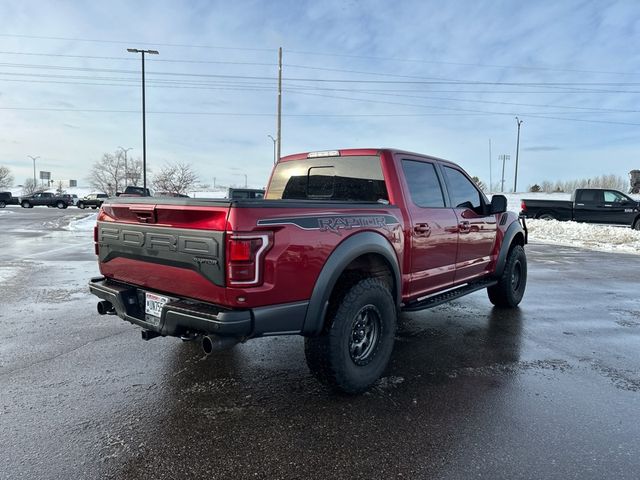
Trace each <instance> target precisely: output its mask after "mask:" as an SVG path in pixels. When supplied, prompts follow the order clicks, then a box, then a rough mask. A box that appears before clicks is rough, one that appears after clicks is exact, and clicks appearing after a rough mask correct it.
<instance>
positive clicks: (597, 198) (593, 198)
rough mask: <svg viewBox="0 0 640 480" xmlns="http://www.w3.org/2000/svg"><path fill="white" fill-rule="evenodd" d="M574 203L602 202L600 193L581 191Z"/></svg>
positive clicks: (596, 191)
mask: <svg viewBox="0 0 640 480" xmlns="http://www.w3.org/2000/svg"><path fill="white" fill-rule="evenodd" d="M576 201H577V202H582V203H599V202H602V192H601V191H600V190H581V191H580V194H579V195H578V199H577V200H576Z"/></svg>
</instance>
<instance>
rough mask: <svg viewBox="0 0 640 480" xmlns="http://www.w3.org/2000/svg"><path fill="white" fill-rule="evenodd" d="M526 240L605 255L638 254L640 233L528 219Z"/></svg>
mask: <svg viewBox="0 0 640 480" xmlns="http://www.w3.org/2000/svg"><path fill="white" fill-rule="evenodd" d="M527 227H528V228H529V239H530V240H531V241H538V242H543V243H551V244H556V245H568V246H573V247H581V248H589V249H593V250H601V251H605V252H618V253H634V254H640V231H639V230H632V229H631V228H628V227H615V226H609V225H595V224H592V223H578V222H559V221H557V220H527Z"/></svg>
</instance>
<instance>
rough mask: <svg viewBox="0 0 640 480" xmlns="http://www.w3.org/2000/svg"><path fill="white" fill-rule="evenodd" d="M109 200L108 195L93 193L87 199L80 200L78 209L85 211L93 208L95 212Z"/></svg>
mask: <svg viewBox="0 0 640 480" xmlns="http://www.w3.org/2000/svg"><path fill="white" fill-rule="evenodd" d="M107 198H109V195H107V194H106V193H91V194H89V195H87V196H86V197H84V198H81V199H80V200H78V203H77V206H78V208H83V209H84V208H88V207H91V208H93V209H94V210H95V209H96V208H99V207H100V206H101V205H102V202H104V201H105V200H106V199H107Z"/></svg>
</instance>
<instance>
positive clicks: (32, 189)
mask: <svg viewBox="0 0 640 480" xmlns="http://www.w3.org/2000/svg"><path fill="white" fill-rule="evenodd" d="M38 190H40V189H39V188H38V184H37V183H36V182H34V181H33V178H27V179H26V180H25V181H24V183H23V184H22V195H25V196H29V195H33V194H34V193H36V192H37V191H38Z"/></svg>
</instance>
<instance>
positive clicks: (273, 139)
mask: <svg viewBox="0 0 640 480" xmlns="http://www.w3.org/2000/svg"><path fill="white" fill-rule="evenodd" d="M267 137H269V138H270V139H271V140H272V141H273V164H274V165H275V164H276V163H278V160H277V158H278V157H277V153H276V139H275V138H273V137H272V136H271V135H267Z"/></svg>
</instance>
